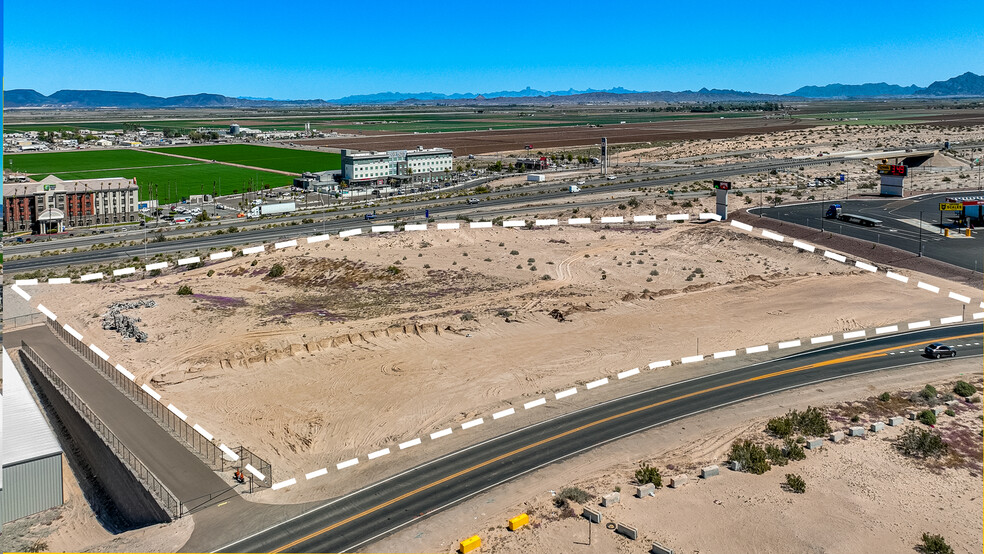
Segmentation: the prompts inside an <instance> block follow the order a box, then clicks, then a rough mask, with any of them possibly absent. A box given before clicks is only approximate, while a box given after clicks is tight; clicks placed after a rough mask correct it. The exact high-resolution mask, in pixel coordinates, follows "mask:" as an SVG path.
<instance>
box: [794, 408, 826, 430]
mask: <svg viewBox="0 0 984 554" xmlns="http://www.w3.org/2000/svg"><path fill="white" fill-rule="evenodd" d="M792 415H793V427H795V429H796V430H797V431H799V432H800V433H802V434H804V435H807V436H810V437H819V436H820V435H826V434H827V433H829V432H831V431H832V429H831V428H830V422H829V421H827V416H825V415H824V413H823V412H821V411H820V408H817V407H814V406H809V407H807V408H806V409H805V410H803V411H802V412H798V413H797V412H796V411H795V410H793V412H792Z"/></svg>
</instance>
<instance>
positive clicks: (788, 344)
mask: <svg viewBox="0 0 984 554" xmlns="http://www.w3.org/2000/svg"><path fill="white" fill-rule="evenodd" d="M801 344H802V343H801V342H800V341H799V339H797V340H787V341H785V342H780V343H779V349H780V350H782V349H783V348H795V347H797V346H800V345H801Z"/></svg>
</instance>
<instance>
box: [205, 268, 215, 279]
mask: <svg viewBox="0 0 984 554" xmlns="http://www.w3.org/2000/svg"><path fill="white" fill-rule="evenodd" d="M212 275H215V270H214V269H210V270H208V273H206V274H205V276H206V277H211V276H212Z"/></svg>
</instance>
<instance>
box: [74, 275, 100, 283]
mask: <svg viewBox="0 0 984 554" xmlns="http://www.w3.org/2000/svg"><path fill="white" fill-rule="evenodd" d="M102 278H103V274H102V273H86V274H85V275H83V276H81V277H79V281H82V282H83V283H84V282H86V281H97V280H99V279H102Z"/></svg>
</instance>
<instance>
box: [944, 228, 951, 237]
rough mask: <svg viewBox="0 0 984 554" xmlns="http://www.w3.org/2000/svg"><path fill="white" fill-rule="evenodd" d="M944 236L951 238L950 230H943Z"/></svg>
mask: <svg viewBox="0 0 984 554" xmlns="http://www.w3.org/2000/svg"><path fill="white" fill-rule="evenodd" d="M943 236H944V237H948V236H950V230H949V229H943Z"/></svg>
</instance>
